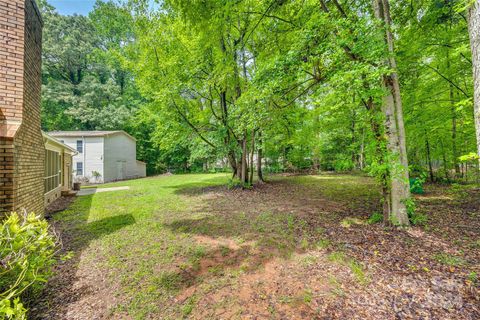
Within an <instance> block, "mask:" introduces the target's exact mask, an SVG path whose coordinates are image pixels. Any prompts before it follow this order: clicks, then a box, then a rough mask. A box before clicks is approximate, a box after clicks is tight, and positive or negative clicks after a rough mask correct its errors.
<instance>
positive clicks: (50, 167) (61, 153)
mask: <svg viewBox="0 0 480 320" xmlns="http://www.w3.org/2000/svg"><path fill="white" fill-rule="evenodd" d="M43 140H44V143H45V173H44V178H43V179H44V183H43V184H44V193H45V194H44V199H45V200H44V204H45V206H47V205H48V204H50V203H52V202H53V201H55V200H56V199H58V198H59V197H60V196H61V195H62V193H63V194H69V193H70V192H71V190H72V173H73V170H72V163H73V159H72V157H73V156H74V155H76V154H77V151H76V150H75V149H73V148H70V147H69V146H67V145H66V144H64V143H62V142H60V141H59V140H57V139H55V138H53V137H50V136H49V135H48V134H46V133H43Z"/></svg>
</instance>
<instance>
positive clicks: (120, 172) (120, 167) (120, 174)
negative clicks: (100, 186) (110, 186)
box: [117, 161, 127, 180]
mask: <svg viewBox="0 0 480 320" xmlns="http://www.w3.org/2000/svg"><path fill="white" fill-rule="evenodd" d="M126 175H127V162H126V161H117V180H125V178H126Z"/></svg>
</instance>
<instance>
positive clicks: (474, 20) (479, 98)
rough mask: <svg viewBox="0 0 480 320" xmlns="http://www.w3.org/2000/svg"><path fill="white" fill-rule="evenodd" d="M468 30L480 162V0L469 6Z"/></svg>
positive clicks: (479, 159)
mask: <svg viewBox="0 0 480 320" xmlns="http://www.w3.org/2000/svg"><path fill="white" fill-rule="evenodd" d="M468 32H469V35H470V47H471V50H472V65H473V82H474V90H473V92H474V94H473V100H474V109H473V110H474V121H475V132H476V137H477V154H478V161H479V163H480V0H474V1H472V3H471V5H470V7H469V8H468Z"/></svg>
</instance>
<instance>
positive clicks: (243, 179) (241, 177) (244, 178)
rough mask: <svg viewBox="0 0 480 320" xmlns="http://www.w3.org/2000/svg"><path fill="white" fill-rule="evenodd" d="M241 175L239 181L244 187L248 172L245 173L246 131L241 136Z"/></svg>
mask: <svg viewBox="0 0 480 320" xmlns="http://www.w3.org/2000/svg"><path fill="white" fill-rule="evenodd" d="M241 159H242V160H241V168H242V170H241V173H240V181H241V182H242V184H243V185H244V184H245V183H246V182H247V177H248V172H247V131H246V130H245V133H244V135H243V139H242V156H241Z"/></svg>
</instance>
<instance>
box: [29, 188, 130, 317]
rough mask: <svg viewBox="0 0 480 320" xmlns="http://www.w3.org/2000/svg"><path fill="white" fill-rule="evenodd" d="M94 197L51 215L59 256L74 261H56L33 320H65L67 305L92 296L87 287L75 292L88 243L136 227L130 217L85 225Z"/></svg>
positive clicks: (81, 198)
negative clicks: (86, 296)
mask: <svg viewBox="0 0 480 320" xmlns="http://www.w3.org/2000/svg"><path fill="white" fill-rule="evenodd" d="M94 197H95V195H94V194H92V195H85V196H79V197H78V198H77V199H76V200H75V201H74V202H73V203H72V204H71V206H70V207H69V208H68V209H66V210H65V211H62V212H58V213H55V214H54V215H53V218H54V219H53V226H54V228H55V230H56V232H57V233H58V235H59V237H60V239H61V241H62V249H61V252H60V256H63V255H65V254H66V253H68V252H72V253H73V257H71V258H70V259H67V260H65V261H62V260H59V261H58V263H57V265H56V266H55V268H54V274H53V276H52V277H51V278H50V280H49V282H48V283H47V285H46V287H45V289H44V290H43V292H42V294H41V296H40V297H39V298H38V300H37V301H34V302H33V303H32V306H31V309H30V317H31V318H32V319H66V318H67V317H66V313H67V308H68V305H69V304H70V303H72V302H75V301H78V300H80V299H81V298H82V297H83V296H84V295H86V294H89V293H91V292H92V288H91V287H90V286H89V285H88V284H87V285H84V287H82V288H81V289H79V288H74V284H75V283H76V282H77V281H78V280H79V277H78V275H77V270H78V267H79V264H80V259H81V256H82V252H83V250H84V249H85V248H86V247H88V246H89V244H90V242H91V241H93V240H95V239H99V238H102V237H104V236H106V235H109V234H111V233H114V232H116V231H118V230H120V229H122V228H124V227H126V226H129V225H133V224H135V218H134V217H133V216H132V215H131V214H123V215H117V216H111V217H107V218H104V219H101V220H97V221H92V222H88V218H89V216H90V211H91V206H92V201H93V198H94Z"/></svg>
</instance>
